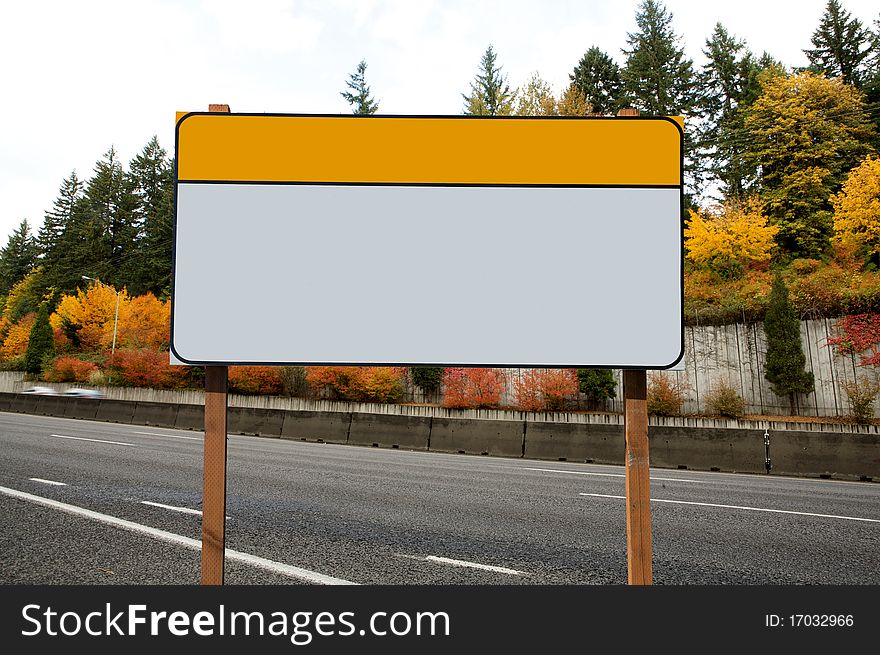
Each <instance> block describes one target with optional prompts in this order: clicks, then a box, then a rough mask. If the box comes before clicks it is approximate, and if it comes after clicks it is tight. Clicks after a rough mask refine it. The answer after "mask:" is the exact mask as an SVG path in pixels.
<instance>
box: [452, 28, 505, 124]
mask: <svg viewBox="0 0 880 655" xmlns="http://www.w3.org/2000/svg"><path fill="white" fill-rule="evenodd" d="M497 59H498V55H496V54H495V50H494V49H493V48H492V46H491V45H490V46H489V47H488V48H486V52H484V53H483V56H482V57H481V58H480V72H478V73H477V75H476V77H475V78H474V81H473V82H471V92H470V94H469V95H465V94H462V98H464V113H465V114H467V115H468V116H509V115H510V114H511V113H513V98H514V94H513V93H512V92H511V90H510V85H509V84H508V83H507V76H506V75H502V74H501V66H497V65H496V62H497Z"/></svg>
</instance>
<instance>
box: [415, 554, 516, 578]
mask: <svg viewBox="0 0 880 655" xmlns="http://www.w3.org/2000/svg"><path fill="white" fill-rule="evenodd" d="M425 559H426V560H427V561H429V562H440V563H441V564H451V565H452V566H464V567H467V568H469V569H482V570H484V571H494V572H495V573H506V574H508V575H527V574H526V573H524V572H523V571H516V570H514V569H506V568H504V567H503V566H490V565H489V564H477V563H476V562H467V561H465V560H462V559H449V558H448V557H437V556H436V555H428V556H427V557H426V558H425Z"/></svg>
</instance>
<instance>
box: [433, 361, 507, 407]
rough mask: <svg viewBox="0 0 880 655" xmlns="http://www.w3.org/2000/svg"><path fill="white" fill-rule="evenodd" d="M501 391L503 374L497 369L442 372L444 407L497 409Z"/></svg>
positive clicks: (447, 370) (464, 369) (456, 369)
mask: <svg viewBox="0 0 880 655" xmlns="http://www.w3.org/2000/svg"><path fill="white" fill-rule="evenodd" d="M503 391H504V374H503V373H502V372H501V371H500V370H499V369H497V368H447V369H446V370H445V371H443V406H444V407H450V408H457V409H466V408H473V409H476V408H485V407H497V406H498V403H499V402H500V401H501V393H502V392H503Z"/></svg>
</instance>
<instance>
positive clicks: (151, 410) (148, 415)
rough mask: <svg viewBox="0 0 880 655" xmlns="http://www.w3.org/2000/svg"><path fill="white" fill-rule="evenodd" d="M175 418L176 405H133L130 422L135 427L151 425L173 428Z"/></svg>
mask: <svg viewBox="0 0 880 655" xmlns="http://www.w3.org/2000/svg"><path fill="white" fill-rule="evenodd" d="M176 418H177V405H173V404H169V403H145V402H140V401H138V402H137V403H135V407H134V416H133V417H132V419H131V422H132V423H134V424H136V425H153V426H155V427H160V428H173V427H174V421H175V419H176Z"/></svg>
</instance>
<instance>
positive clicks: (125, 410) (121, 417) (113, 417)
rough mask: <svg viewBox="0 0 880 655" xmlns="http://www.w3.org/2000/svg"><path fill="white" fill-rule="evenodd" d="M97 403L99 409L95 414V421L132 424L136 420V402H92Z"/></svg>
mask: <svg viewBox="0 0 880 655" xmlns="http://www.w3.org/2000/svg"><path fill="white" fill-rule="evenodd" d="M90 402H93V403H94V402H97V405H98V408H97V411H96V412H95V417H94V418H95V419H96V420H98V421H107V422H108V423H131V422H132V419H133V418H134V408H135V404H136V403H134V402H131V401H128V400H103V399H102V400H99V401H94V400H92V401H90Z"/></svg>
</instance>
